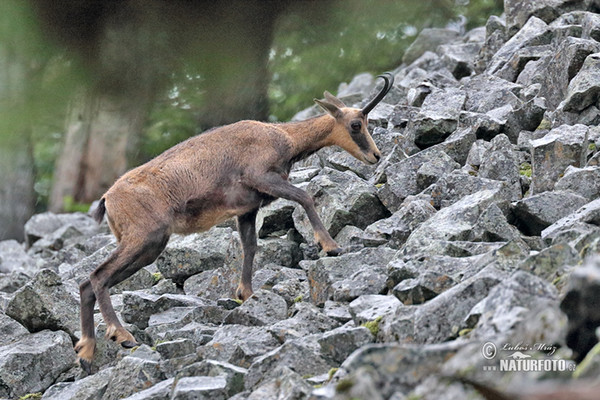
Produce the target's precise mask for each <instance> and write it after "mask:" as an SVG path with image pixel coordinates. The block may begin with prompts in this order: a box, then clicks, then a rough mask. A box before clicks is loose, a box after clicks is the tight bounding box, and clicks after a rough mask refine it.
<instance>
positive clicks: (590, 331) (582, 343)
mask: <svg viewBox="0 0 600 400" xmlns="http://www.w3.org/2000/svg"><path fill="white" fill-rule="evenodd" d="M599 284H600V259H599V258H598V257H593V258H590V259H588V260H586V262H585V263H584V264H583V265H582V266H581V267H579V268H576V269H575V270H574V271H573V272H572V273H571V276H570V277H569V282H568V284H567V287H566V290H565V293H566V294H565V296H564V298H563V300H562V302H561V303H560V309H561V310H562V311H563V312H564V313H565V314H566V315H567V317H568V318H569V322H568V333H567V339H566V343H567V346H569V348H571V349H572V350H573V352H574V359H575V361H576V362H580V361H581V360H583V358H584V357H585V355H586V354H587V353H588V352H589V351H590V350H591V349H592V348H593V347H594V345H596V343H598V338H597V337H596V335H595V331H596V328H597V327H598V326H600V313H599V311H600V309H599V308H598V307H597V306H596V301H597V300H596V299H597V293H598V290H599V289H600V288H599Z"/></svg>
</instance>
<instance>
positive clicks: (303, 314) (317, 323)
mask: <svg viewBox="0 0 600 400" xmlns="http://www.w3.org/2000/svg"><path fill="white" fill-rule="evenodd" d="M294 309H295V310H294V311H295V313H294V315H293V317H291V318H288V319H285V320H282V321H279V322H276V323H275V324H273V325H271V326H270V327H269V332H271V334H272V335H273V336H275V337H276V338H277V339H278V340H279V341H280V342H282V343H283V342H285V341H286V340H288V339H291V338H301V337H305V336H308V335H311V334H315V333H323V332H327V331H330V330H332V329H334V328H337V327H338V326H339V322H337V321H336V320H334V319H332V318H329V317H328V316H327V315H325V314H324V313H323V312H322V311H320V309H318V308H317V307H315V306H314V305H312V304H310V303H305V302H298V303H296V304H295V305H294Z"/></svg>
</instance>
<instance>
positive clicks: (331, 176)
mask: <svg viewBox="0 0 600 400" xmlns="http://www.w3.org/2000/svg"><path fill="white" fill-rule="evenodd" d="M306 190H307V192H308V193H309V194H310V195H311V196H312V197H313V199H314V202H315V207H316V209H317V213H318V214H319V216H320V217H321V220H322V221H323V224H324V225H325V228H327V230H328V231H329V233H330V234H331V236H336V235H337V234H338V233H339V231H340V230H341V229H342V228H343V227H344V226H345V225H354V226H356V227H358V228H361V229H364V228H365V227H366V226H368V225H369V224H371V223H373V222H374V221H377V220H379V219H381V218H385V217H387V216H389V215H390V214H389V212H388V211H387V209H386V208H385V207H384V206H383V204H381V201H380V200H379V198H378V197H377V194H376V188H375V187H374V186H371V185H369V184H368V183H366V182H365V181H364V180H362V179H360V178H359V177H357V176H356V175H354V174H352V173H344V172H340V171H336V170H333V169H329V168H324V169H323V171H321V173H320V174H319V175H317V176H316V177H315V178H313V179H312V180H311V182H310V183H309V184H308V186H307V188H306ZM293 216H294V223H295V226H296V229H297V230H298V231H299V232H300V233H301V234H302V236H304V239H305V240H306V241H307V242H309V243H310V242H312V241H313V240H314V239H313V231H312V227H311V225H310V222H309V221H308V217H307V216H306V213H305V212H304V210H303V209H301V207H300V206H298V207H297V208H296V210H295V211H294V214H293Z"/></svg>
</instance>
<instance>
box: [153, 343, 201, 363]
mask: <svg viewBox="0 0 600 400" xmlns="http://www.w3.org/2000/svg"><path fill="white" fill-rule="evenodd" d="M156 351H157V352H158V353H159V354H160V356H161V357H162V358H163V359H165V360H168V359H170V358H175V357H183V356H186V355H188V354H192V353H195V351H196V349H195V346H194V343H193V342H192V341H191V340H190V339H177V340H172V341H166V342H162V343H159V344H157V345H156Z"/></svg>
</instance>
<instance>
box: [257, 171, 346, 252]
mask: <svg viewBox="0 0 600 400" xmlns="http://www.w3.org/2000/svg"><path fill="white" fill-rule="evenodd" d="M246 183H247V184H248V185H249V186H250V187H252V188H254V189H256V190H258V191H259V192H261V193H265V194H268V195H271V196H273V197H277V198H279V197H281V198H284V199H287V200H292V201H295V202H297V203H299V204H300V205H301V206H302V208H304V210H305V211H306V215H307V216H308V220H309V221H310V224H311V225H312V227H313V230H314V232H315V239H316V240H317V242H318V243H319V244H320V245H321V248H322V249H323V251H325V252H326V253H327V255H330V256H337V255H339V254H341V253H342V249H341V248H340V247H339V246H338V244H337V243H336V242H335V240H333V239H332V238H331V235H329V232H327V229H325V226H324V225H323V222H321V218H319V215H318V214H317V210H316V209H315V205H314V201H313V199H312V198H311V197H310V195H309V194H308V193H306V192H305V191H304V190H302V189H300V188H297V187H296V186H294V185H292V184H291V183H290V182H288V181H287V180H285V179H283V178H282V177H281V176H280V175H279V174H277V173H274V172H269V173H266V174H263V175H260V176H258V177H253V178H252V179H251V180H250V181H248V182H246Z"/></svg>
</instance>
